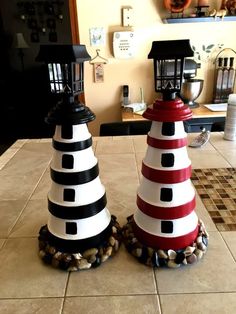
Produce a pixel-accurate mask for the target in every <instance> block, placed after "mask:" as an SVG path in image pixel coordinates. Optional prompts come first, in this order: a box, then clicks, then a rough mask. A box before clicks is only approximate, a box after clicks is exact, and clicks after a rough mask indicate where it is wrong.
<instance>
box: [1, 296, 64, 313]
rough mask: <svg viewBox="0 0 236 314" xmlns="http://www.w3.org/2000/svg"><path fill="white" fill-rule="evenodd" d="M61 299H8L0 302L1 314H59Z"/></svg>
mask: <svg viewBox="0 0 236 314" xmlns="http://www.w3.org/2000/svg"><path fill="white" fill-rule="evenodd" d="M62 305H63V299H60V298H56V299H53V298H50V299H46V298H43V299H18V300H17V299H9V300H0V309H1V313H4V314H13V313H17V314H33V313H37V314H60V313H61V310H62Z"/></svg>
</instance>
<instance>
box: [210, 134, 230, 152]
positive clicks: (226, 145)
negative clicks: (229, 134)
mask: <svg viewBox="0 0 236 314" xmlns="http://www.w3.org/2000/svg"><path fill="white" fill-rule="evenodd" d="M210 142H211V143H212V145H213V146H214V147H215V148H216V149H235V148H236V141H227V140H225V139H224V133H223V132H222V133H211V139H210Z"/></svg>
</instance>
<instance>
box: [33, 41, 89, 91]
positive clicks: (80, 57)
mask: <svg viewBox="0 0 236 314" xmlns="http://www.w3.org/2000/svg"><path fill="white" fill-rule="evenodd" d="M90 59H91V57H90V56H89V54H88V52H87V50H86V47H85V45H41V46H40V50H39V54H38V56H37V57H36V61H39V62H45V63H46V64H47V69H48V76H49V83H50V90H51V93H52V94H61V93H63V91H64V88H65V87H66V86H67V87H69V88H70V90H71V91H72V93H73V95H74V96H77V95H79V94H81V93H83V92H84V61H87V60H90Z"/></svg>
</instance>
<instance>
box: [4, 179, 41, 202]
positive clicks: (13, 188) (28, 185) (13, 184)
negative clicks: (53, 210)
mask: <svg viewBox="0 0 236 314" xmlns="http://www.w3.org/2000/svg"><path fill="white" fill-rule="evenodd" d="M38 180H39V177H36V176H30V175H29V176H14V175H7V174H6V175H0V199H1V200H11V201H12V200H27V199H28V198H29V197H30V195H31V194H32V192H33V191H34V189H35V186H36V185H37V183H38Z"/></svg>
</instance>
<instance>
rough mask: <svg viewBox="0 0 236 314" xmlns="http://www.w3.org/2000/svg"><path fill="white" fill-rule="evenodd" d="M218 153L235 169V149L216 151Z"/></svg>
mask: <svg viewBox="0 0 236 314" xmlns="http://www.w3.org/2000/svg"><path fill="white" fill-rule="evenodd" d="M218 151H219V153H220V154H221V155H222V156H223V157H224V158H225V159H226V160H227V161H228V163H230V165H231V166H232V167H236V150H235V149H222V148H219V149H218Z"/></svg>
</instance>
